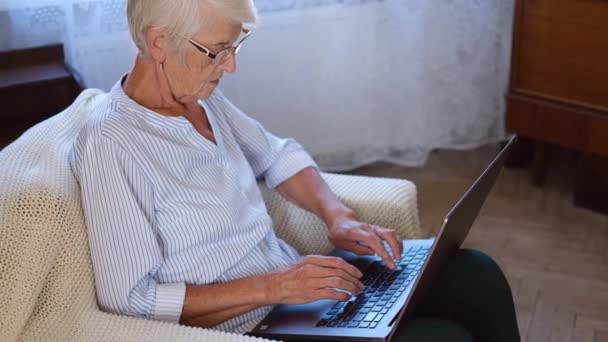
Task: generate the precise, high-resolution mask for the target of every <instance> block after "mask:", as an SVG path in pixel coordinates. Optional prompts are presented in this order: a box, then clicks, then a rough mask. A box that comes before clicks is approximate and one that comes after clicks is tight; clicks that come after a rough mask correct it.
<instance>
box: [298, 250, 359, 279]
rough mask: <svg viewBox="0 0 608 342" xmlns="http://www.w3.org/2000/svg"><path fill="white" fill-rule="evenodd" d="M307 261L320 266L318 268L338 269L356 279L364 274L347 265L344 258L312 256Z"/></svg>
mask: <svg viewBox="0 0 608 342" xmlns="http://www.w3.org/2000/svg"><path fill="white" fill-rule="evenodd" d="M305 260H308V261H307V262H309V263H312V264H315V265H318V266H323V267H329V268H338V269H341V270H344V271H346V272H348V273H349V274H351V275H352V276H353V277H356V278H361V277H362V276H363V274H362V273H361V271H359V269H358V268H356V267H355V266H353V265H351V264H349V263H347V262H346V261H344V259H342V258H337V257H330V256H322V255H310V256H308V257H306V259H305Z"/></svg>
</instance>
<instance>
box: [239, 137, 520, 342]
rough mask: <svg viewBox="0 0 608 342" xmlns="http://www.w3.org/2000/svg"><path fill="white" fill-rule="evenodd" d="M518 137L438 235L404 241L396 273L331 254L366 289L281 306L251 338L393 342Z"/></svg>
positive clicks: (373, 262) (375, 260)
mask: <svg viewBox="0 0 608 342" xmlns="http://www.w3.org/2000/svg"><path fill="white" fill-rule="evenodd" d="M515 139H516V138H515V137H512V138H511V139H510V141H509V142H508V143H507V144H506V145H505V147H504V148H503V149H502V151H501V152H500V153H499V154H498V155H497V156H496V158H495V159H494V160H493V161H492V163H491V164H490V165H489V166H488V167H487V169H486V170H485V171H484V172H483V173H482V175H481V176H480V177H479V178H478V179H477V180H476V181H475V183H473V185H472V186H471V187H470V188H469V189H468V190H467V191H466V192H465V194H464V195H463V196H462V198H460V200H459V201H458V202H457V203H456V204H455V205H454V207H453V208H452V209H451V210H450V212H449V213H448V214H447V216H446V217H445V219H444V221H443V225H442V227H441V230H440V232H439V234H438V235H437V237H435V238H431V239H423V240H404V241H403V255H402V257H401V260H400V261H399V263H398V265H397V268H396V269H395V270H391V269H389V268H387V267H385V266H384V264H383V263H382V260H381V258H380V257H378V256H359V255H356V254H354V253H351V252H349V251H345V250H340V249H336V250H334V251H333V252H332V253H331V254H330V255H333V256H338V257H341V258H343V259H344V260H346V261H348V262H349V263H351V264H353V265H355V266H356V267H358V268H359V269H360V270H361V272H362V273H363V278H362V282H363V284H364V285H365V286H366V289H365V291H364V292H362V293H361V294H359V295H357V296H355V297H353V298H351V299H350V300H348V301H335V300H319V301H315V302H312V303H308V304H300V305H277V306H276V307H275V308H274V309H273V311H271V312H270V314H269V315H268V316H267V317H266V318H265V319H264V320H263V321H262V322H260V324H258V325H257V326H256V327H255V328H254V329H253V330H252V332H251V333H250V335H254V336H259V337H265V338H270V339H278V340H290V341H292V340H296V341H297V340H315V341H323V340H327V341H390V339H391V337H392V335H393V334H394V332H395V330H396V329H395V328H396V327H397V325H398V323H399V322H400V321H401V320H402V319H403V318H404V317H408V316H409V315H410V314H411V313H412V311H413V310H414V308H415V306H416V304H417V303H418V302H419V301H420V300H421V298H422V297H424V295H425V293H426V291H427V290H428V288H429V287H430V285H431V283H432V282H433V280H434V279H435V278H436V276H437V274H438V273H439V272H440V271H441V268H442V266H443V265H444V264H445V263H446V262H447V261H448V260H449V259H450V256H451V255H453V254H454V253H455V252H456V251H457V250H458V249H459V248H460V246H461V245H462V243H463V242H464V240H465V238H466V237H467V234H468V233H469V230H470V228H471V226H472V225H473V222H474V221H475V218H476V217H477V215H478V213H479V210H480V209H481V207H482V205H483V203H484V201H485V199H486V197H487V196H488V193H489V192H490V190H491V189H492V186H493V185H494V182H495V180H496V178H497V177H498V174H499V173H500V170H501V169H502V167H503V165H504V163H505V160H506V158H507V156H508V154H509V152H510V151H511V149H512V148H513V145H514V142H515Z"/></svg>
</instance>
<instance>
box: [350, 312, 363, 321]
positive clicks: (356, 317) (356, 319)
mask: <svg viewBox="0 0 608 342" xmlns="http://www.w3.org/2000/svg"><path fill="white" fill-rule="evenodd" d="M363 318H365V314H361V313H360V314H357V316H355V318H354V319H353V321H357V322H360V321H362V320H363Z"/></svg>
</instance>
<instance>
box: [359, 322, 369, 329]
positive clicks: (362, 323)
mask: <svg viewBox="0 0 608 342" xmlns="http://www.w3.org/2000/svg"><path fill="white" fill-rule="evenodd" d="M369 323H370V322H361V323H359V328H369Z"/></svg>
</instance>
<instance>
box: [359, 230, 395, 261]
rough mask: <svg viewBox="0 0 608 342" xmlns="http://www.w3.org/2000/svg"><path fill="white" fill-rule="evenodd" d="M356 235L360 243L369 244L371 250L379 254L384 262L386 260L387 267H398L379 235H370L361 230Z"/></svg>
mask: <svg viewBox="0 0 608 342" xmlns="http://www.w3.org/2000/svg"><path fill="white" fill-rule="evenodd" d="M354 235H355V237H357V239H358V240H359V241H362V242H365V244H367V246H368V247H369V248H371V249H372V250H373V251H374V252H375V253H376V254H378V255H379V256H380V257H381V258H382V260H384V263H385V264H386V266H388V267H389V268H391V269H393V268H395V267H396V265H395V262H394V261H393V259H392V258H391V257H390V255H388V252H387V251H386V249H385V248H384V244H383V243H382V240H380V238H379V237H378V235H376V234H375V233H369V232H365V231H361V230H357V231H355V233H354Z"/></svg>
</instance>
